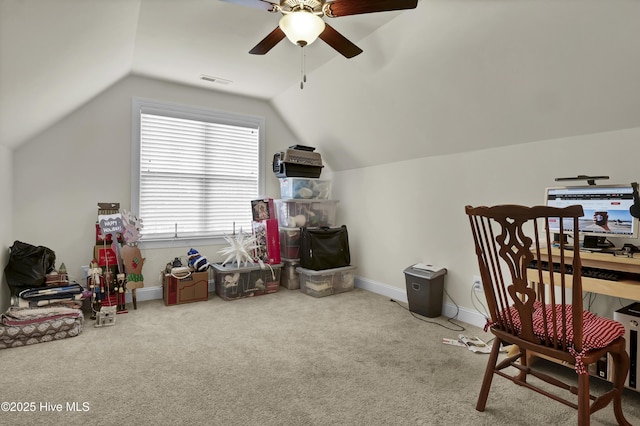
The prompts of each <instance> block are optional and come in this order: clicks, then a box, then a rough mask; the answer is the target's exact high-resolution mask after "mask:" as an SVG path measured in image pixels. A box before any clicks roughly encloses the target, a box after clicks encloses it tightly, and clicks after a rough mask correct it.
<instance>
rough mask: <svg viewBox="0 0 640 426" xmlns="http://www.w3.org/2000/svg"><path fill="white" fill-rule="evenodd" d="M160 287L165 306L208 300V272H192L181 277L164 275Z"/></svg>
mask: <svg viewBox="0 0 640 426" xmlns="http://www.w3.org/2000/svg"><path fill="white" fill-rule="evenodd" d="M162 287H163V291H162V293H163V296H164V304H165V305H167V306H171V305H180V304H182V303H190V302H200V301H204V300H209V272H192V273H191V275H189V276H188V277H186V278H182V279H178V278H175V277H173V276H172V275H165V276H164V282H163V285H162Z"/></svg>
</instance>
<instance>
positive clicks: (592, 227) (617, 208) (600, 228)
mask: <svg viewBox="0 0 640 426" xmlns="http://www.w3.org/2000/svg"><path fill="white" fill-rule="evenodd" d="M545 202H546V205H547V206H552V207H566V206H570V205H575V204H580V205H581V206H582V209H583V210H584V216H583V217H581V218H580V220H579V224H578V226H579V229H578V230H579V231H580V233H581V234H582V235H583V236H589V235H591V236H598V237H624V238H638V219H637V218H635V217H633V216H631V213H629V207H631V206H632V205H633V187H632V186H631V184H628V185H592V186H567V187H559V188H547V189H546V193H545ZM549 227H550V228H551V229H550V231H551V232H554V231H556V232H558V233H559V232H560V219H558V218H556V219H555V220H554V219H552V220H551V221H550V223H549ZM572 228H573V222H571V221H567V220H565V221H564V229H565V231H572Z"/></svg>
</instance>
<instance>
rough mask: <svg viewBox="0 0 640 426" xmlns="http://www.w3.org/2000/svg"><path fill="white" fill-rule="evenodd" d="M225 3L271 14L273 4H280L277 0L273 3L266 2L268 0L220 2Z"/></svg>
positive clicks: (228, 0) (226, 0) (230, 0)
mask: <svg viewBox="0 0 640 426" xmlns="http://www.w3.org/2000/svg"><path fill="white" fill-rule="evenodd" d="M222 1H223V2H225V3H233V4H238V5H240V6H247V7H252V8H254V9H262V10H266V11H268V12H272V11H273V5H274V4H278V5H279V4H280V2H279V1H277V0H273V1H268V0H222Z"/></svg>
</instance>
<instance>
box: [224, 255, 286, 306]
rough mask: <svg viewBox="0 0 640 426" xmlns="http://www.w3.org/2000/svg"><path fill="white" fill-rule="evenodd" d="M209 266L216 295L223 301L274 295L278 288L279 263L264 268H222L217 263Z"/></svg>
mask: <svg viewBox="0 0 640 426" xmlns="http://www.w3.org/2000/svg"><path fill="white" fill-rule="evenodd" d="M211 266H212V267H213V277H214V279H215V282H216V294H217V295H218V296H220V297H221V298H222V299H224V300H233V299H240V298H243V297H250V296H259V295H262V294H268V293H275V292H277V291H278V288H279V287H280V273H281V270H282V264H281V263H279V264H277V265H266V264H265V267H264V268H261V267H260V266H257V265H251V266H249V265H247V266H240V267H238V265H236V264H229V265H227V266H222V265H221V264H219V263H213V264H211Z"/></svg>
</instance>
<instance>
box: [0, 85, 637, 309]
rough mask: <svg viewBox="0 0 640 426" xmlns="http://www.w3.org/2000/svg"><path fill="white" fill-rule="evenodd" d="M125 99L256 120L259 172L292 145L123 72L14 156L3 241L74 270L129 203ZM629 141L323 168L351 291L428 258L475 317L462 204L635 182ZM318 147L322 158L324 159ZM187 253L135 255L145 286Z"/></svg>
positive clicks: (208, 103) (271, 130)
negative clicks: (568, 186)
mask: <svg viewBox="0 0 640 426" xmlns="http://www.w3.org/2000/svg"><path fill="white" fill-rule="evenodd" d="M132 96H139V97H144V98H151V99H159V100H166V101H169V102H174V103H183V104H188V105H195V106H205V107H210V108H213V109H221V110H226V111H234V112H241V113H247V114H252V115H262V116H264V117H265V118H266V122H267V126H266V128H267V138H266V140H267V149H266V159H265V161H266V162H267V168H268V169H267V170H269V168H270V166H271V156H272V155H273V153H274V152H275V151H277V150H280V149H282V148H283V147H286V146H289V145H292V144H294V143H296V140H295V138H294V137H293V136H292V134H291V132H290V131H289V130H288V128H287V126H286V125H285V123H284V122H283V120H282V119H281V118H280V117H279V116H278V115H277V114H276V113H275V112H274V111H273V109H272V108H271V107H270V106H269V105H268V104H267V103H265V102H263V101H257V100H252V99H249V98H242V97H236V96H229V95H224V94H220V93H216V92H209V91H203V90H200V89H193V88H189V87H186V86H180V85H175V84H169V83H162V82H159V81H156V80H151V79H147V78H142V77H136V76H131V77H127V78H125V79H123V80H122V81H121V82H119V83H117V84H116V85H114V86H113V87H112V88H110V89H108V90H107V91H105V92H104V93H102V94H101V95H99V96H98V97H96V98H95V99H93V100H92V101H91V102H89V103H87V104H86V105H84V106H83V107H82V108H80V109H79V110H77V111H75V112H74V113H73V114H71V115H69V116H68V117H66V118H65V119H64V120H61V121H60V122H58V123H57V124H56V125H55V126H53V127H52V128H50V129H48V130H47V131H45V132H44V133H42V134H40V135H39V136H38V137H36V138H34V139H33V140H32V141H31V142H30V143H28V144H26V145H24V146H22V147H21V148H20V149H18V150H17V151H16V152H15V153H14V159H15V162H14V163H13V175H12V176H13V181H14V185H13V187H12V188H13V191H14V204H13V206H12V208H11V214H12V215H13V218H14V220H13V228H12V229H13V232H12V234H11V237H8V235H9V231H8V230H7V231H5V232H4V234H5V235H3V234H2V232H3V231H2V228H0V237H3V236H4V241H9V240H11V241H12V239H13V238H15V239H20V240H23V241H26V242H30V243H32V244H41V245H45V246H48V247H50V248H52V249H53V250H55V252H56V254H57V257H58V263H59V262H65V264H66V265H67V267H68V268H69V270H70V272H71V273H72V274H75V275H76V276H77V277H78V276H79V275H80V267H81V266H82V265H87V264H88V263H89V261H90V260H91V258H92V247H93V244H94V233H93V232H94V231H93V229H94V223H95V219H96V213H97V211H96V209H97V207H96V204H97V203H98V202H102V201H108V202H111V201H118V202H120V203H121V205H122V207H123V208H127V209H128V208H129V199H130V184H129V178H130V176H129V174H130V164H129V163H130V160H129V158H130V139H131V98H132ZM401 136H402V135H399V136H398V137H401ZM639 137H640V128H634V129H629V130H620V131H615V132H608V133H601V134H592V135H586V136H576V137H571V138H564V139H556V140H549V141H540V142H533V143H528V144H521V145H514V146H509V147H503V148H494V149H488V150H481V151H470V152H466V153H461V154H452V155H444V156H437V157H424V158H416V159H413V160H408V161H402V162H396V163H390V164H385V165H381V166H374V167H367V168H361V169H353V170H347V171H334V172H333V173H332V172H331V171H330V170H329V168H328V167H327V170H326V174H325V172H323V177H331V178H333V180H334V182H333V191H334V194H333V195H334V197H333V198H335V199H338V200H340V203H339V204H338V222H339V223H344V224H346V225H347V226H348V227H349V236H350V244H351V252H352V260H353V264H354V265H356V266H358V270H357V275H358V277H359V278H358V283H359V284H360V285H364V286H365V287H366V286H369V288H375V289H377V290H380V289H382V291H383V292H384V291H389V292H390V293H391V294H393V295H396V296H399V297H398V298H399V299H402V296H403V295H404V289H405V283H404V275H403V273H402V271H403V270H404V268H406V267H407V266H409V265H411V264H413V263H416V262H419V261H426V262H432V263H435V264H437V265H441V266H442V267H446V268H447V270H448V274H447V276H446V281H445V282H446V285H445V288H446V290H447V292H448V294H449V295H450V296H451V298H452V299H453V301H455V303H456V304H458V305H460V306H461V307H462V314H463V317H464V318H465V320H467V321H468V322H476V321H477V319H478V314H477V312H476V311H475V310H474V304H473V303H472V299H471V291H470V287H471V281H472V277H473V276H474V275H477V266H476V264H475V259H474V257H473V256H474V254H473V250H472V245H471V238H470V235H469V225H468V223H467V221H466V220H467V219H466V216H465V215H464V205H465V204H472V205H479V204H496V203H521V204H539V203H542V202H543V191H544V188H545V187H546V186H554V185H556V182H554V178H555V177H560V176H575V175H578V174H592V175H609V176H611V179H610V181H609V182H611V183H614V182H615V183H628V182H631V181H637V180H640V177H639V176H638V173H637V172H638V168H637V159H638V152H639V150H640V148H639V147H638V143H637V141H638V139H639ZM376 143H380V141H375V140H372V141H370V143H369V147H370V148H371V149H375V146H376ZM383 143H386V141H385V142H383ZM415 143H416V144H418V143H421V142H415ZM319 150H320V151H321V152H322V153H323V158H324V157H325V156H326V154H328V153H326V152H324V151H323V150H322V149H321V148H320V149H319ZM2 161H4V162H6V163H10V160H9V159H2ZM7 169H8V168H5V167H3V168H2V170H3V172H2V173H5V174H6V173H9V172H6V170H7ZM9 174H10V173H9ZM2 182H5V180H4V179H3V180H2ZM2 185H5V186H4V187H0V195H2V191H5V192H6V193H7V194H8V193H10V192H11V186H10V185H6V184H4V183H3V184H2ZM265 195H267V196H271V197H274V198H277V197H278V196H279V188H278V182H277V180H276V179H275V177H274V176H273V174H272V173H269V172H268V173H267V193H266V194H265ZM1 208H6V207H4V206H3V207H1ZM143 219H144V218H143ZM5 226H6V225H5ZM7 229H11V228H10V227H7ZM197 248H199V249H200V251H201V252H202V253H203V254H205V255H206V256H208V257H209V258H210V260H213V261H216V260H217V261H219V260H221V259H220V257H219V255H218V254H217V251H218V250H219V249H220V247H215V246H210V247H197ZM187 250H188V247H177V246H176V247H173V248H170V249H158V250H150V249H146V250H144V251H143V255H144V256H145V257H146V263H145V269H144V270H143V273H144V275H145V288H147V289H149V288H156V289H157V287H158V286H160V280H159V272H160V270H161V269H163V268H164V266H165V264H166V263H167V262H168V261H170V260H172V259H173V257H175V256H184V255H185V254H186V251H187ZM405 297H406V296H405ZM602 299H606V298H604V297H602ZM405 300H406V299H405ZM448 303H451V301H448ZM604 303H606V304H607V306H605V307H604V308H598V309H602V313H603V314H605V315H607V314H610V312H611V311H612V310H613V309H615V308H617V307H618V306H620V304H621V303H623V301H620V302H619V301H618V300H613V301H612V300H605V301H604ZM464 315H466V317H465V316H464ZM480 319H481V317H480Z"/></svg>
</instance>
